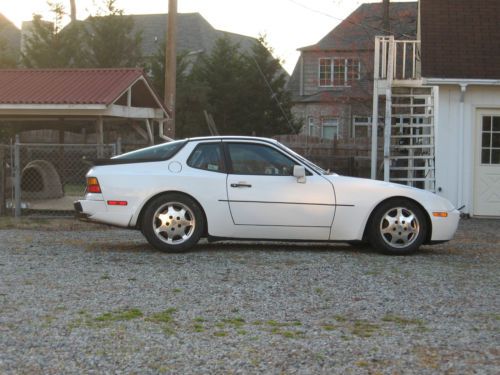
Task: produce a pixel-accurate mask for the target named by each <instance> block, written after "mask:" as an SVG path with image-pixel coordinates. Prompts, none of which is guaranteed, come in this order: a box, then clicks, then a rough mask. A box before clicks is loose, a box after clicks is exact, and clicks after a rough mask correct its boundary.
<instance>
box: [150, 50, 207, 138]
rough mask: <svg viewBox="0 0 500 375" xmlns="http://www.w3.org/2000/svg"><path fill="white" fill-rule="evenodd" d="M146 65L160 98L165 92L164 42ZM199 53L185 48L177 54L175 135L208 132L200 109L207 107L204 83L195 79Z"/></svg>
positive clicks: (196, 134) (190, 135)
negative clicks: (191, 52)
mask: <svg viewBox="0 0 500 375" xmlns="http://www.w3.org/2000/svg"><path fill="white" fill-rule="evenodd" d="M161 45H162V47H160V48H159V49H158V52H157V53H156V54H155V56H153V58H152V60H151V62H150V63H149V64H148V65H147V68H148V70H149V72H150V76H151V80H152V84H153V86H154V88H155V89H156V91H157V92H158V93H159V94H160V97H162V98H164V91H165V43H162V44H161ZM197 58H198V55H192V54H190V53H189V52H187V51H183V52H181V53H180V54H179V55H177V69H176V72H177V74H176V86H177V87H176V111H175V117H176V121H175V123H176V124H175V133H176V137H177V138H185V137H193V136H200V135H208V134H209V130H208V127H207V125H206V121H205V118H204V114H203V111H204V110H206V109H207V103H206V91H207V86H206V84H205V82H204V81H203V80H199V79H198V78H197V76H198V74H197V73H195V72H196V70H197V69H198V60H197Z"/></svg>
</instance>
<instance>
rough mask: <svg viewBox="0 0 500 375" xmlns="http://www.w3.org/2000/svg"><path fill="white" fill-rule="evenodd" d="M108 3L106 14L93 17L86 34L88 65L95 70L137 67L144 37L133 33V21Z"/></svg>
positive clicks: (114, 0)
mask: <svg viewBox="0 0 500 375" xmlns="http://www.w3.org/2000/svg"><path fill="white" fill-rule="evenodd" d="M115 2H116V0H106V2H105V10H104V14H99V15H97V16H91V17H89V19H88V25H87V26H86V28H85V33H84V45H85V47H84V48H85V53H86V65H87V66H90V67H96V68H117V67H133V66H138V65H139V63H140V60H141V33H140V32H137V33H134V20H133V19H132V17H130V16H125V15H124V14H123V10H121V9H118V8H116V6H115Z"/></svg>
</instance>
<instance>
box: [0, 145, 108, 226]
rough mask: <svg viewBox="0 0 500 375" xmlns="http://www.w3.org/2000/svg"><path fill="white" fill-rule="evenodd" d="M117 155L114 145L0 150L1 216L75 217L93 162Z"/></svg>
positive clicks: (54, 146) (35, 146)
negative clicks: (78, 200) (75, 205)
mask: <svg viewBox="0 0 500 375" xmlns="http://www.w3.org/2000/svg"><path fill="white" fill-rule="evenodd" d="M116 154H117V147H116V145H114V144H111V145H89V144H85V145H81V144H25V143H15V144H13V145H10V146H0V164H2V173H0V179H2V183H1V184H0V185H1V186H2V187H1V188H0V206H1V208H0V214H3V215H6V214H7V215H8V214H11V215H13V216H16V217H19V216H25V215H38V216H54V215H71V214H72V212H73V202H74V201H75V200H76V199H78V198H79V197H81V196H83V194H84V192H85V174H86V173H87V171H88V170H89V169H90V167H91V166H92V163H91V161H92V160H95V159H101V158H110V157H112V156H114V155H116Z"/></svg>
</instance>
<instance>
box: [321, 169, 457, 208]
mask: <svg viewBox="0 0 500 375" xmlns="http://www.w3.org/2000/svg"><path fill="white" fill-rule="evenodd" d="M324 177H325V178H326V179H327V180H329V181H330V182H331V183H332V184H333V187H334V189H335V196H336V200H337V204H350V203H351V202H356V201H359V200H360V199H362V200H369V201H371V202H376V204H378V202H381V201H383V200H385V199H387V198H391V197H397V196H399V197H406V198H410V199H413V200H415V201H417V202H418V203H420V204H421V205H422V206H424V207H425V208H426V209H428V210H443V211H452V210H453V209H455V207H454V206H453V204H451V202H450V201H448V200H447V199H445V198H443V197H440V196H438V195H436V194H434V193H432V192H430V191H427V190H423V189H418V188H414V187H411V186H407V185H401V184H395V183H392V182H385V181H378V180H371V179H367V178H357V177H347V176H339V175H327V176H324Z"/></svg>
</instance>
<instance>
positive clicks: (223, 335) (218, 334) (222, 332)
mask: <svg viewBox="0 0 500 375" xmlns="http://www.w3.org/2000/svg"><path fill="white" fill-rule="evenodd" d="M214 336H215V337H226V336H227V332H224V331H217V332H214Z"/></svg>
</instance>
